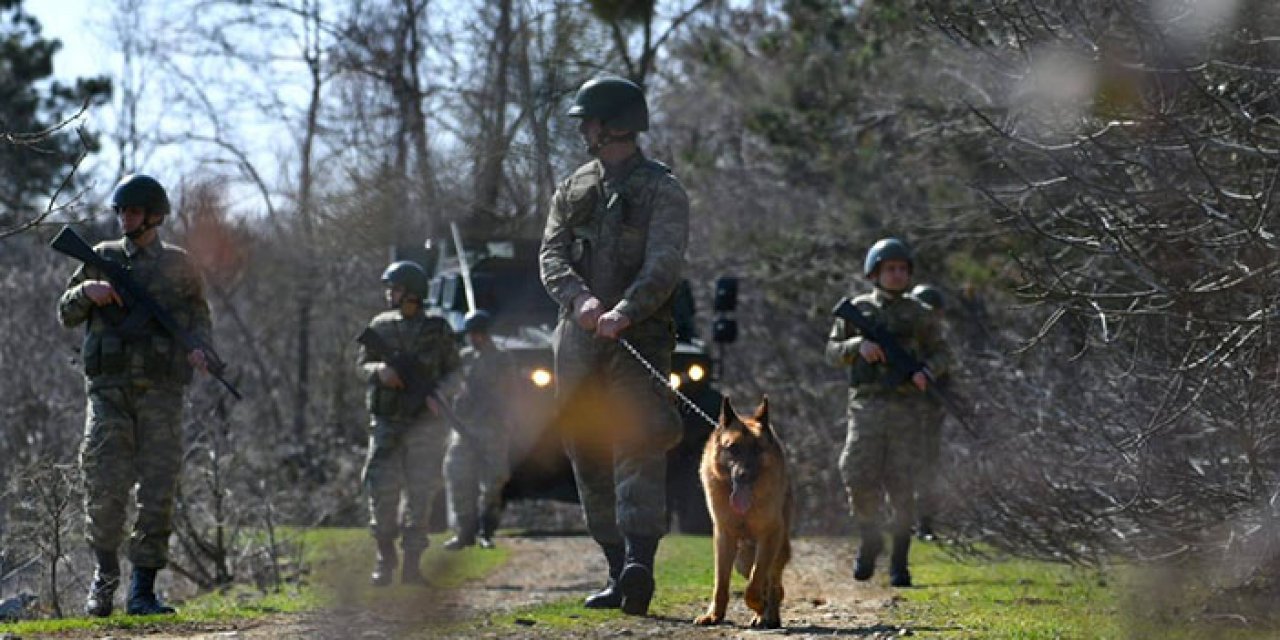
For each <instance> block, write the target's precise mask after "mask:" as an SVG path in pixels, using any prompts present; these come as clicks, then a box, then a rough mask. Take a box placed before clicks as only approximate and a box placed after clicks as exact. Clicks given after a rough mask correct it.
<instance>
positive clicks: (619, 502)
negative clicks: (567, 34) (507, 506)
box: [540, 77, 689, 615]
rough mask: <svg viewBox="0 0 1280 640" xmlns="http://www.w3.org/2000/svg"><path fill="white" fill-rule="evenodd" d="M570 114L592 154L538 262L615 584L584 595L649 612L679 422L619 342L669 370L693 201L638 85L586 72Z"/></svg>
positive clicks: (559, 387) (590, 505)
mask: <svg viewBox="0 0 1280 640" xmlns="http://www.w3.org/2000/svg"><path fill="white" fill-rule="evenodd" d="M569 115H570V116H572V117H575V118H580V119H581V120H582V122H581V124H580V125H579V128H578V130H579V132H581V133H582V136H583V139H584V140H585V141H586V143H587V149H588V151H589V152H590V153H591V154H592V155H593V156H595V160H592V161H591V162H588V163H587V164H585V165H583V166H581V167H579V168H578V170H577V171H575V172H574V173H573V175H572V176H570V177H569V178H568V179H566V180H565V181H563V182H561V183H560V185H559V187H558V188H557V190H556V192H555V195H554V196H553V197H552V202H551V211H550V214H549V216H548V218H547V224H546V229H545V231H544V233H543V237H542V249H541V253H540V259H541V270H542V282H543V284H544V285H545V286H546V288H547V291H548V292H549V293H550V294H551V297H552V298H553V299H555V300H556V301H557V302H558V303H559V304H560V308H561V313H560V322H559V324H558V325H557V327H556V333H555V367H556V370H555V376H556V394H557V397H558V398H559V400H560V402H561V403H562V407H563V409H564V415H563V417H562V423H563V424H562V426H564V427H565V428H566V429H567V436H566V447H567V449H568V452H569V456H570V458H571V459H572V461H573V470H574V476H575V478H576V480H577V485H578V494H579V496H580V497H581V499H582V507H583V511H584V513H585V515H586V520H587V529H588V530H589V531H590V533H591V536H592V538H594V539H595V541H596V542H597V543H598V544H599V545H600V546H601V548H602V549H603V551H604V555H605V559H606V560H607V562H608V565H609V581H608V584H607V586H606V587H605V589H604V590H602V591H600V592H599V593H597V594H595V595H593V596H591V597H589V598H587V600H586V603H585V604H586V606H588V607H593V608H605V607H607V608H614V607H621V608H622V610H623V612H625V613H627V614H631V615H644V614H645V613H647V612H648V607H649V601H650V599H651V598H652V596H653V590H654V582H653V560H654V555H655V553H656V552H657V548H658V541H659V540H660V539H661V537H662V535H663V534H665V533H666V527H667V525H666V523H667V514H666V493H665V492H666V459H667V458H666V457H667V451H668V450H670V449H671V448H672V447H674V446H675V445H677V444H678V443H679V441H680V438H681V434H682V430H681V422H680V416H679V415H678V414H677V413H676V411H675V407H674V405H673V404H672V400H671V398H670V397H669V395H668V394H666V393H665V392H664V390H663V389H662V388H661V387H660V386H658V385H657V384H656V383H655V381H654V380H653V379H652V378H651V377H650V374H649V373H648V372H647V371H646V370H645V369H644V368H643V366H642V365H641V364H640V363H638V362H637V361H636V360H635V359H634V358H633V357H632V356H631V355H630V354H629V353H627V351H625V350H624V348H623V347H622V346H621V345H620V344H618V342H617V339H618V338H626V339H627V340H628V341H629V342H630V343H631V344H632V345H634V346H635V347H636V349H637V350H638V351H639V352H640V354H641V355H642V356H643V357H644V358H645V359H646V360H648V361H649V362H650V363H652V364H653V365H654V366H655V367H656V368H657V369H658V370H659V371H661V372H662V374H663V375H664V376H666V375H668V374H669V373H670V370H671V354H672V351H673V350H674V349H675V333H674V321H673V319H672V311H671V308H672V297H673V296H672V292H673V291H674V290H675V288H676V285H677V283H678V282H679V281H680V274H681V270H682V268H683V264H684V250H685V245H686V243H687V241H688V225H689V200H688V197H687V196H686V195H685V192H684V188H683V187H681V186H680V183H679V182H678V181H677V180H676V179H675V177H673V176H672V175H671V172H670V170H668V169H667V167H665V166H663V165H662V164H659V163H657V162H654V161H652V160H649V159H647V158H645V156H644V155H643V154H642V153H641V152H640V149H639V147H638V146H637V144H636V135H637V133H638V132H640V131H646V130H648V127H649V112H648V106H647V104H646V102H645V98H644V93H643V91H642V90H641V89H640V88H639V87H638V86H636V85H635V84H634V83H632V82H630V81H627V80H624V79H622V78H617V77H602V78H596V79H593V80H589V81H587V82H586V83H585V84H583V85H582V87H581V88H580V89H579V91H578V94H577V96H576V97H575V99H574V104H573V106H572V107H571V108H570V110H569ZM601 398H604V401H603V404H601V403H596V404H593V403H592V399H595V400H600V399H601Z"/></svg>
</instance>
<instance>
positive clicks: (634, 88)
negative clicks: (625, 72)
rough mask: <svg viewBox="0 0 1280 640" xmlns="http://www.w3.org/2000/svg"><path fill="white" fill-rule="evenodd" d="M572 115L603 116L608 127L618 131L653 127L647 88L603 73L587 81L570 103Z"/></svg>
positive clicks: (576, 116) (575, 116)
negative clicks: (650, 122) (645, 92)
mask: <svg viewBox="0 0 1280 640" xmlns="http://www.w3.org/2000/svg"><path fill="white" fill-rule="evenodd" d="M569 116H570V117H573V118H599V119H600V123H601V124H603V125H604V126H605V127H607V128H609V129H615V130H618V131H648V130H649V105H648V103H647V102H645V99H644V90H643V89H641V88H640V86H639V85H637V84H636V83H634V82H632V81H630V80H627V79H626V78H620V77H618V76H600V77H597V78H592V79H590V80H588V81H586V82H584V83H583V84H582V88H580V89H578V95H576V96H574V98H573V106H571V107H569Z"/></svg>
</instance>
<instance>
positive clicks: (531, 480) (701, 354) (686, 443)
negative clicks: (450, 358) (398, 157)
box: [401, 233, 737, 533]
mask: <svg viewBox="0 0 1280 640" xmlns="http://www.w3.org/2000/svg"><path fill="white" fill-rule="evenodd" d="M459 246H461V248H462V250H461V252H459V251H458V247H459ZM538 248H539V243H538V241H537V240H523V239H509V238H508V239H468V240H463V239H462V238H461V237H460V236H459V235H458V234H457V233H455V235H454V238H452V239H445V240H443V241H439V240H433V241H431V242H429V243H428V246H427V248H426V250H425V251H419V252H417V253H418V254H419V255H417V256H408V258H409V259H416V260H418V261H419V262H421V263H422V264H423V266H424V267H425V268H426V269H427V271H428V272H429V273H430V275H431V290H430V293H429V295H428V300H427V301H426V307H427V311H428V312H429V313H433V314H438V315H440V316H442V317H444V318H446V319H447V320H448V321H449V323H450V324H451V325H452V326H453V327H454V329H455V331H459V332H461V331H462V323H463V319H464V317H465V315H466V313H467V311H468V310H470V309H471V308H473V307H474V308H477V309H483V310H485V311H487V312H489V313H490V314H491V315H492V316H493V325H492V333H493V335H494V339H495V342H497V344H498V345H499V346H501V347H502V348H503V349H506V350H507V351H508V352H510V353H511V354H512V355H513V357H514V359H515V360H516V362H517V363H518V366H519V369H520V371H519V375H520V389H519V393H518V394H516V396H515V397H511V398H504V399H503V400H504V401H507V402H511V403H515V404H516V405H517V407H516V410H515V413H514V415H517V416H519V418H518V420H519V423H518V424H517V426H516V430H515V433H514V435H513V438H512V475H511V481H510V482H509V483H508V484H507V487H506V489H505V491H504V492H503V497H504V499H505V500H521V499H555V500H562V501H570V502H577V501H578V493H577V488H576V486H575V484H574V481H573V470H572V468H571V466H570V463H569V459H568V457H567V456H566V455H565V453H564V448H563V445H562V441H561V435H560V433H559V431H558V429H557V426H556V424H555V417H556V416H555V412H556V404H555V401H554V397H553V390H554V388H555V384H554V383H555V380H554V367H553V360H552V349H551V344H552V342H551V340H552V332H553V331H554V329H555V324H556V319H557V314H558V312H559V308H558V306H557V305H556V303H555V302H554V301H553V300H552V299H551V298H550V297H549V296H548V295H547V292H546V290H545V289H544V288H543V286H542V282H541V281H540V279H539V276H538ZM459 253H461V254H462V256H463V258H464V259H459ZM401 256H402V257H405V256H404V253H403V252H401ZM468 277H469V279H470V281H471V285H472V286H471V291H470V293H468V291H467V285H466V280H467V279H468ZM736 285H737V283H736V281H735V280H733V279H732V278H722V279H721V280H720V281H718V282H717V295H716V309H717V315H718V317H717V319H716V322H715V333H716V335H717V336H718V337H719V339H720V342H719V343H718V345H717V346H719V347H720V348H723V346H724V345H725V344H727V343H728V342H732V341H733V339H734V338H735V337H736V324H735V321H734V320H733V318H732V317H731V312H732V310H733V309H732V307H733V306H734V302H735V299H736V292H737V286H736ZM675 295H676V296H677V298H676V301H675V305H674V306H675V315H676V333H677V344H676V351H675V354H674V357H673V362H672V369H673V371H672V374H671V380H670V381H669V384H670V385H671V386H672V387H674V388H678V389H679V390H680V391H681V392H682V393H684V394H685V395H686V396H687V397H688V398H689V399H690V400H692V401H693V402H694V403H695V404H697V405H698V407H699V408H701V409H702V411H703V412H705V413H706V414H707V415H709V416H711V417H712V418H713V419H714V418H715V417H716V416H717V415H718V413H719V409H720V394H719V393H718V392H717V391H716V389H715V385H714V379H715V377H716V376H715V372H716V371H717V369H716V368H715V365H716V363H717V361H718V359H713V358H712V354H711V350H710V349H709V346H708V344H707V343H706V342H705V341H704V340H702V339H701V338H700V337H699V336H698V332H697V327H696V323H695V313H696V309H695V304H694V299H693V295H692V292H691V288H690V286H689V283H688V282H687V281H686V282H682V283H681V285H680V287H678V290H677V292H676V294H675ZM468 297H470V298H471V300H470V301H469V300H468ZM655 384H656V381H655ZM681 417H682V419H683V421H684V438H683V440H682V441H681V443H680V445H679V446H678V447H677V448H676V449H674V450H673V451H672V452H671V453H670V460H669V464H668V472H667V484H668V492H667V495H668V500H667V502H668V512H669V514H670V515H671V518H672V521H673V522H672V524H673V528H674V529H675V530H679V531H683V532H686V533H710V532H711V520H710V517H709V516H708V514H707V508H706V499H705V498H704V497H703V494H702V487H701V484H700V481H699V479H698V462H699V459H700V457H701V455H702V448H703V445H704V444H705V442H706V440H707V436H708V435H710V433H711V430H712V426H711V425H709V424H707V422H706V420H704V419H703V418H701V417H699V416H697V415H696V414H695V413H693V412H692V411H689V410H687V409H684V410H682V411H681Z"/></svg>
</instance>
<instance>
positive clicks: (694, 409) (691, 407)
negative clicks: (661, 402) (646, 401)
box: [618, 338, 720, 429]
mask: <svg viewBox="0 0 1280 640" xmlns="http://www.w3.org/2000/svg"><path fill="white" fill-rule="evenodd" d="M618 344H620V345H622V348H624V349H626V350H627V352H628V353H630V354H631V357H633V358H635V359H636V361H637V362H639V363H640V364H641V366H643V367H644V368H645V369H647V370H648V371H649V375H650V376H652V377H653V379H654V380H657V381H658V383H659V384H660V385H661V386H662V388H664V389H666V390H667V391H670V392H671V393H672V394H674V395H675V397H676V399H677V400H679V401H680V403H681V404H682V405H684V406H683V407H682V408H683V410H684V411H685V412H686V413H692V414H694V415H696V416H698V417H699V418H702V419H703V420H704V421H706V423H707V424H709V425H711V428H712V429H715V428H716V427H718V426H720V424H719V423H717V422H716V421H715V420H712V419H711V416H709V415H707V413H706V412H705V411H703V410H702V409H700V408H699V407H698V405H696V404H694V403H693V401H692V400H690V399H689V396H686V395H684V394H683V393H681V392H680V390H679V389H677V388H675V387H673V386H671V381H670V380H669V379H667V378H666V377H664V376H663V375H662V372H661V371H658V368H657V367H655V366H653V364H651V363H650V362H649V361H648V360H645V359H644V356H642V355H640V352H639V351H637V350H636V348H635V347H634V346H632V344H631V343H630V342H629V341H627V339H626V338H618Z"/></svg>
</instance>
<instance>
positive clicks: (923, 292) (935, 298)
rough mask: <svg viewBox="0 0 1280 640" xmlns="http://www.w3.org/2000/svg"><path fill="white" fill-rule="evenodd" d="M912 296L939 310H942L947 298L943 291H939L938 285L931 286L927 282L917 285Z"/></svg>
mask: <svg viewBox="0 0 1280 640" xmlns="http://www.w3.org/2000/svg"><path fill="white" fill-rule="evenodd" d="M911 297H913V298H915V299H916V300H919V301H920V302H923V303H925V304H927V305H929V306H930V307H931V308H933V309H936V310H938V311H941V310H942V308H943V306H944V305H945V304H946V300H947V299H946V298H945V297H943V295H942V292H941V291H939V290H938V289H937V288H936V287H931V286H929V285H927V284H918V285H916V286H915V288H914V289H912V290H911Z"/></svg>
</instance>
